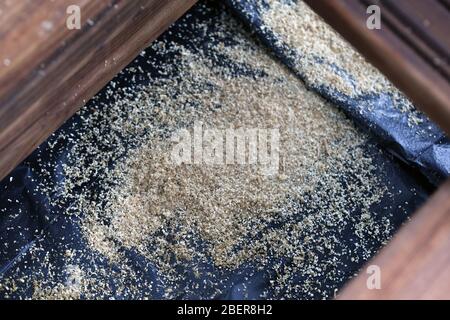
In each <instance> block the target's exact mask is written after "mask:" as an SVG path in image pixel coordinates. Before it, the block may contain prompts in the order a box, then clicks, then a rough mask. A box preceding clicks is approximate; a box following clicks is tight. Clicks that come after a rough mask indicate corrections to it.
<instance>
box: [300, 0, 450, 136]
mask: <svg viewBox="0 0 450 320" xmlns="http://www.w3.org/2000/svg"><path fill="white" fill-rule="evenodd" d="M305 2H306V3H308V5H309V6H310V7H311V8H312V9H313V10H314V11H316V12H317V13H318V14H319V15H321V16H322V17H323V18H324V19H325V21H326V22H328V23H329V24H330V25H331V26H332V27H333V28H335V29H336V30H337V31H338V32H339V33H341V34H342V36H343V37H344V38H346V39H347V40H348V41H349V42H350V43H351V44H352V45H353V46H354V47H355V48H356V49H358V50H359V51H360V52H361V53H362V54H363V55H364V56H365V57H366V58H367V59H368V60H369V61H370V62H372V63H373V64H374V65H375V66H376V67H377V68H378V69H380V70H381V71H382V72H383V73H384V74H385V75H386V76H387V77H388V78H389V79H390V80H391V81H392V82H393V83H394V84H395V85H396V86H397V87H399V88H400V89H401V90H402V91H403V92H404V93H405V94H406V95H407V96H408V97H409V98H410V99H411V100H412V101H413V102H414V103H415V105H416V106H418V107H419V108H421V109H422V110H423V111H424V112H425V113H427V114H428V116H430V118H431V119H432V120H434V121H435V122H436V123H437V124H438V125H440V127H441V128H442V129H443V130H444V131H445V132H446V133H447V134H448V135H450V80H449V79H450V66H449V63H450V40H449V39H450V37H448V32H449V30H450V9H449V8H448V6H446V5H445V3H446V2H445V1H443V0H427V1H423V0H339V1H334V0H305ZM371 4H377V5H379V7H380V9H381V29H380V30H377V29H375V30H370V29H368V28H367V26H366V20H367V18H368V16H369V15H368V14H367V13H366V10H367V7H368V6H369V5H371Z"/></svg>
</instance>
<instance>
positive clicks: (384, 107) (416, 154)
mask: <svg viewBox="0 0 450 320" xmlns="http://www.w3.org/2000/svg"><path fill="white" fill-rule="evenodd" d="M283 1H284V2H285V3H286V4H289V3H290V4H295V2H297V1H296V0H280V2H283ZM226 3H227V5H228V6H229V7H230V8H231V10H233V12H234V13H235V14H236V16H238V17H239V18H240V19H241V20H242V21H243V22H244V23H245V24H246V25H247V26H248V27H249V28H250V29H251V30H252V31H254V32H255V33H256V34H257V35H258V37H259V38H260V39H261V41H262V42H263V43H264V44H265V45H266V46H267V47H269V48H270V49H271V50H272V52H273V53H274V55H276V56H277V57H278V58H279V59H280V60H281V61H282V62H283V63H284V64H286V65H287V66H288V67H289V68H291V69H292V70H293V71H294V72H295V73H296V74H297V75H298V76H299V77H300V78H301V79H303V80H305V77H306V75H305V73H304V70H301V69H299V67H298V66H297V65H296V63H295V60H296V55H298V54H301V52H298V51H296V50H295V49H296V48H292V47H290V46H289V45H287V44H286V43H285V42H283V40H282V39H280V37H279V36H277V35H276V33H275V32H274V31H273V30H272V29H271V28H270V26H268V25H267V24H265V23H264V21H263V18H262V16H263V14H264V12H265V11H266V10H268V9H269V4H268V3H267V1H266V0H226ZM317 63H318V64H324V63H328V62H327V61H321V60H320V59H317ZM336 76H338V77H342V78H344V79H350V78H351V76H350V75H349V74H348V73H347V72H346V70H339V72H336ZM309 86H310V88H311V89H312V90H315V91H316V92H318V93H319V94H320V95H322V96H323V97H324V98H325V99H327V100H329V101H331V102H332V103H334V104H335V105H337V106H339V107H340V108H341V109H342V110H343V111H344V112H345V113H347V115H348V116H350V117H351V118H353V119H354V120H355V121H356V122H357V123H358V124H359V125H360V126H361V127H362V128H363V129H364V130H366V131H368V132H370V134H371V135H373V136H374V137H375V138H376V140H377V141H378V142H379V143H380V144H382V145H383V146H384V147H385V148H386V149H387V150H389V151H390V152H392V153H393V154H394V155H396V156H398V157H399V158H400V159H401V160H403V161H405V162H406V163H407V164H408V165H410V166H413V167H415V168H418V169H420V171H421V172H422V173H423V174H424V175H425V176H426V177H427V178H428V179H429V180H430V182H431V183H433V184H436V185H437V184H439V183H440V182H442V180H443V179H444V178H446V177H448V176H449V175H450V140H449V139H448V138H447V137H446V136H445V134H444V133H443V132H442V131H441V129H440V128H438V127H437V126H436V125H435V124H434V123H433V122H431V121H430V120H429V119H428V118H427V117H426V116H424V115H420V116H421V120H422V122H421V123H419V124H411V123H409V122H408V114H407V113H405V112H402V111H400V110H399V109H398V108H395V107H394V103H395V102H394V100H393V96H392V94H390V93H389V92H384V93H380V94H368V95H362V96H359V97H356V98H354V97H348V96H346V95H345V94H343V93H341V92H339V91H336V90H333V89H332V88H330V87H327V86H323V85H320V86H319V85H315V84H309Z"/></svg>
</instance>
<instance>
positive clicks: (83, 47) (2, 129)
mask: <svg viewBox="0 0 450 320" xmlns="http://www.w3.org/2000/svg"><path fill="white" fill-rule="evenodd" d="M195 2H196V0H95V1H93V0H58V1H50V0H33V1H26V0H4V1H0V179H1V178H3V177H4V176H5V175H7V174H8V173H9V172H10V171H11V170H12V169H13V168H14V167H15V166H16V165H17V164H18V163H19V162H20V161H22V160H23V159H24V158H25V157H26V156H27V155H29V154H30V153H31V152H32V151H33V150H34V149H35V148H36V147H37V146H38V145H39V144H40V143H42V142H43V141H44V140H45V139H46V138H47V137H48V136H49V135H50V134H51V133H52V132H54V131H55V130H56V129H57V128H58V127H59V126H60V125H61V124H62V123H63V122H64V121H65V120H67V119H68V118H69V117H70V116H71V115H72V114H73V113H74V112H76V111H77V110H78V108H79V107H81V106H82V105H83V103H84V101H87V100H88V99H90V98H91V97H92V96H93V95H95V94H96V93H97V92H98V91H99V90H100V89H101V88H102V87H103V86H104V85H105V84H106V83H107V82H108V81H109V80H111V79H112V78H113V77H114V75H116V74H117V73H118V72H119V71H120V70H121V69H123V68H124V67H125V66H126V65H127V64H128V63H129V62H131V61H132V60H133V59H134V57H136V56H137V54H138V53H139V52H140V51H141V50H142V49H143V48H145V47H146V46H147V45H148V44H149V43H150V42H151V41H152V40H154V39H155V38H156V37H157V36H158V35H159V34H161V33H162V32H163V31H164V30H165V29H167V28H168V26H169V25H170V24H171V23H173V22H174V21H175V20H176V19H178V18H179V17H180V16H181V15H182V14H183V13H185V12H186V11H187V10H188V9H189V8H190V7H191V6H192V5H193V4H194V3H195ZM70 5H78V6H79V7H80V13H81V29H80V30H77V29H74V30H69V28H67V25H66V20H67V18H68V17H69V14H68V13H67V8H68V6H70Z"/></svg>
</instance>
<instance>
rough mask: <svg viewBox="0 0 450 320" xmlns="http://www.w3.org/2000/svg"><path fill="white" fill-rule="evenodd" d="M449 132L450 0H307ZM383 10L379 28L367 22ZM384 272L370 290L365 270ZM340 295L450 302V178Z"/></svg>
mask: <svg viewBox="0 0 450 320" xmlns="http://www.w3.org/2000/svg"><path fill="white" fill-rule="evenodd" d="M305 1H306V2H307V3H308V4H309V5H310V7H311V8H312V9H313V10H315V11H316V12H317V13H318V14H319V15H321V16H322V17H323V18H324V19H325V21H327V22H328V23H329V24H330V25H331V26H333V27H334V28H335V29H336V30H337V31H338V32H340V33H341V34H342V35H343V36H344V37H345V38H346V39H347V40H348V41H349V42H350V43H351V44H352V45H354V46H355V47H356V48H357V49H358V50H359V51H360V52H361V53H362V54H363V55H364V56H366V58H368V60H369V61H371V62H372V63H373V64H374V65H375V66H376V67H378V68H379V69H380V70H381V71H382V72H383V73H384V74H385V75H386V76H387V77H388V78H389V79H390V80H391V81H392V82H393V83H394V84H395V85H397V86H398V87H399V88H400V89H401V90H403V91H404V92H405V93H406V94H407V95H408V96H409V97H410V98H411V99H412V101H413V102H414V103H415V104H416V105H417V106H418V107H420V108H421V109H422V110H423V111H424V112H426V113H427V114H428V115H429V116H430V118H431V119H433V120H434V121H435V122H436V123H438V124H439V125H440V126H441V128H442V129H444V131H445V132H446V133H447V134H449V135H450V83H449V79H450V67H449V62H450V38H449V37H448V31H449V30H450V2H449V1H448V0H429V1H423V0H383V1H380V0H339V1H334V0H305ZM371 4H377V5H379V7H380V9H381V17H382V18H381V21H382V27H381V29H380V30H376V29H375V30H370V29H368V28H367V26H366V19H367V17H368V15H367V13H366V9H367V7H368V6H369V5H371ZM371 265H375V266H377V267H379V268H380V269H379V270H380V276H381V288H380V289H376V288H375V289H373V288H372V289H369V287H368V285H367V280H368V277H369V276H370V275H371V274H367V273H366V271H367V270H368V269H367V268H368V267H369V266H371ZM338 299H450V180H449V181H447V182H446V183H445V184H444V185H443V186H442V187H441V188H440V189H439V190H438V191H437V192H436V194H435V195H433V197H432V198H430V200H429V201H428V202H427V203H426V205H425V206H424V207H423V208H422V209H421V210H419V212H417V213H416V214H414V216H413V219H412V221H411V222H409V223H407V224H406V225H405V226H403V227H402V228H401V229H400V231H399V232H398V233H397V234H396V235H395V236H394V238H393V240H392V241H391V242H390V243H389V244H388V245H387V247H386V248H384V249H382V250H381V252H380V253H379V254H378V255H377V256H376V257H375V258H374V259H372V260H371V261H370V262H369V263H368V264H367V266H366V267H364V268H363V269H362V270H361V272H360V274H359V276H357V277H356V278H355V279H354V280H352V281H351V282H350V283H349V284H348V285H347V286H346V287H345V288H344V289H343V291H342V292H341V293H340V294H339V295H338Z"/></svg>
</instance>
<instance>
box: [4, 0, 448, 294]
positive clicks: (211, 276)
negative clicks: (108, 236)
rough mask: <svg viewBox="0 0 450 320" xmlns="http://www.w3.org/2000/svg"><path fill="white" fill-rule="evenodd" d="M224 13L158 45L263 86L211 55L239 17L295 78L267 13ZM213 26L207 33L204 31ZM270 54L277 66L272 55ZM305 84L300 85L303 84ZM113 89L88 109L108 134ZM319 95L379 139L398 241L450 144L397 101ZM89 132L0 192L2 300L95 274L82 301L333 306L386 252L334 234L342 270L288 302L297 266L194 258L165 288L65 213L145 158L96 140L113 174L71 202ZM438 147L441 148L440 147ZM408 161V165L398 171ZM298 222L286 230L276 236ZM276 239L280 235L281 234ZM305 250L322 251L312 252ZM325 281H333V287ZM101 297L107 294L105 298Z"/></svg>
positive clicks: (26, 168)
mask: <svg viewBox="0 0 450 320" xmlns="http://www.w3.org/2000/svg"><path fill="white" fill-rule="evenodd" d="M227 2H228V5H229V6H228V9H227V8H226V7H225V6H224V5H222V4H218V3H216V2H210V1H207V2H206V1H205V2H201V3H200V4H198V5H196V6H195V7H194V8H193V9H191V10H190V11H189V13H188V14H187V15H186V16H185V17H183V18H182V19H181V20H179V21H178V22H177V23H176V24H175V25H174V26H172V27H171V28H170V30H169V31H167V32H166V33H165V34H163V35H162V36H161V38H160V39H161V40H165V41H168V42H170V43H173V44H179V46H184V47H185V48H189V50H191V51H192V52H194V54H196V53H199V54H200V53H201V54H203V55H204V56H206V57H207V58H208V59H210V62H211V64H213V65H225V66H226V67H227V68H229V70H230V72H231V74H233V77H240V76H243V75H244V76H252V77H253V76H254V77H264V75H263V74H260V72H259V71H258V70H252V69H250V68H246V67H245V68H243V66H242V65H240V64H239V63H237V62H235V61H232V60H229V59H227V58H226V57H225V56H223V59H221V58H219V59H218V57H220V54H219V52H213V50H212V49H211V45H213V46H214V43H213V44H211V41H216V40H214V39H210V38H209V37H208V35H209V34H210V33H211V32H213V31H214V30H217V29H218V28H220V23H221V21H223V19H222V20H221V19H219V17H220V16H221V15H226V17H227V19H230V20H231V19H236V15H237V16H239V17H240V18H241V19H243V21H244V22H245V23H246V24H247V26H246V28H248V29H249V30H247V32H249V31H250V32H252V31H254V32H255V33H256V34H257V35H258V36H259V38H261V39H262V40H263V42H264V44H265V45H267V46H268V47H269V48H270V49H271V50H272V52H274V53H275V55H276V56H277V57H278V58H279V59H281V60H282V61H283V62H284V63H285V64H286V65H288V66H290V67H293V65H292V64H291V63H290V62H289V61H288V60H287V59H285V56H284V54H283V53H284V50H289V48H287V47H284V46H280V45H279V44H277V45H275V41H274V38H273V37H274V36H273V35H270V32H269V33H267V32H261V27H262V25H261V23H262V22H261V20H260V18H259V17H260V14H261V10H264V5H260V3H261V2H259V1H258V2H256V1H227ZM257 3H258V4H257ZM230 8H231V9H230ZM224 11H226V12H225V13H224ZM233 14H234V15H233ZM199 25H201V26H202V27H199ZM205 25H206V26H207V27H204V26H205ZM241 27H242V26H241ZM221 40H223V41H222V43H224V44H225V46H232V45H233V43H234V40H233V32H228V33H226V32H225V33H224V34H223V39H221ZM249 41H257V40H256V39H250V40H249ZM277 43H278V42H277ZM210 51H211V52H210ZM267 54H268V55H270V54H271V53H270V50H269V51H268V52H267ZM174 55H175V53H174V54H170V53H169V54H164V55H162V54H160V53H158V51H157V50H155V49H154V48H152V47H150V48H148V49H147V50H146V52H145V56H144V55H140V56H139V57H137V58H136V60H135V61H133V62H132V63H131V64H130V65H129V66H128V67H127V68H126V69H125V70H124V72H122V73H121V74H119V75H118V76H117V77H116V78H115V79H114V82H115V90H118V88H126V87H127V86H128V84H129V83H130V81H131V78H133V82H134V83H140V84H143V85H144V84H149V83H150V78H149V75H150V76H151V77H152V78H153V79H155V78H158V77H168V78H170V77H172V76H174V75H173V74H170V72H169V73H164V72H161V71H162V69H164V66H165V65H167V64H170V63H172V62H174V61H175V60H174ZM148 57H151V61H152V63H148ZM132 69H134V70H135V69H142V70H143V72H142V73H141V74H139V75H138V76H136V74H135V73H133V72H131V71H130V70H132ZM163 71H164V70H163ZM299 76H300V77H301V74H299ZM111 89H112V87H111V85H109V86H107V87H105V88H104V89H103V90H102V91H101V92H100V93H99V94H98V96H97V97H96V98H95V99H93V100H92V101H90V102H88V103H87V105H86V106H85V107H84V108H85V110H88V111H87V113H88V114H89V110H90V109H92V110H95V112H96V113H98V116H97V118H96V119H97V120H96V121H98V122H99V123H101V122H102V121H104V119H103V118H102V112H104V113H105V114H106V113H107V112H108V103H109V101H108V96H107V94H106V92H107V91H108V90H111ZM312 89H313V90H317V92H318V93H320V94H321V95H323V96H325V97H326V98H327V99H329V100H330V101H332V102H333V103H334V104H336V105H337V106H338V107H339V108H342V109H343V110H345V112H346V113H347V115H348V116H349V117H350V118H352V119H354V120H355V122H356V123H358V124H360V126H361V127H362V128H363V129H366V130H367V131H368V132H370V133H371V134H372V135H373V143H374V144H372V145H369V146H367V150H365V151H366V152H367V153H368V154H370V155H371V157H372V159H373V162H374V164H375V167H376V168H375V169H374V170H375V171H374V172H375V174H376V175H377V177H378V178H379V180H380V181H382V182H383V183H384V184H385V186H386V188H387V189H388V190H389V193H387V194H386V195H384V196H383V198H382V199H381V201H380V202H379V203H377V204H375V205H373V207H372V208H371V215H372V217H373V219H374V220H375V221H377V222H380V224H381V222H382V221H384V220H388V221H389V222H390V224H391V226H393V228H392V230H391V231H390V232H391V233H393V232H394V231H395V229H396V228H397V227H399V226H400V225H401V224H402V223H403V222H404V221H405V220H406V219H407V217H408V216H409V215H410V214H411V213H412V212H414V211H415V210H416V209H417V207H418V206H420V205H421V204H422V203H423V202H424V201H425V200H426V198H427V197H428V194H429V191H430V190H431V189H432V188H430V187H429V186H428V184H427V181H426V179H423V178H421V176H420V175H418V174H417V172H416V170H417V168H419V169H420V170H421V171H422V173H424V174H425V175H426V176H427V177H428V178H429V179H430V180H431V181H433V182H437V181H439V180H440V179H441V178H442V177H443V176H446V175H448V171H449V168H450V162H449V157H448V154H449V147H448V141H447V140H446V139H445V138H444V137H443V135H442V134H441V133H440V132H439V131H438V129H437V128H436V127H435V126H434V125H433V124H432V123H430V122H429V121H428V120H426V119H425V121H424V122H423V123H422V124H420V126H421V128H422V129H423V131H421V132H427V133H424V134H422V133H420V134H419V133H417V132H418V131H417V130H416V129H415V128H411V127H410V126H408V124H407V120H406V118H405V116H404V115H403V114H399V113H398V112H397V111H395V109H394V108H391V103H392V102H391V101H390V98H389V94H386V95H382V96H361V97H358V98H356V99H347V98H346V97H345V96H343V95H341V94H339V93H338V92H332V91H329V90H328V89H327V88H325V87H318V88H315V87H313V88H312ZM368 101H370V104H371V105H372V106H375V107H376V108H375V109H373V112H370V113H369V112H367V113H365V112H363V113H360V112H358V111H357V108H356V107H355V106H356V105H361V104H364V103H366V102H368ZM94 106H95V107H94ZM99 106H100V107H99ZM358 110H360V109H359V108H358ZM93 112H94V111H93ZM83 121H84V120H83V116H81V115H80V114H77V115H75V116H73V117H72V118H71V119H69V120H68V121H67V122H66V123H65V124H64V126H63V127H61V128H60V129H59V130H58V132H57V133H55V134H54V135H53V136H52V137H50V138H49V139H48V141H46V142H45V143H43V144H42V145H41V146H40V147H39V148H38V149H37V150H36V151H35V152H34V153H33V154H32V155H30V156H29V157H28V158H27V159H26V160H25V161H24V162H23V163H22V164H20V165H19V166H18V167H17V168H16V169H15V170H14V171H13V172H12V173H11V174H10V175H9V176H8V177H6V178H5V179H4V180H3V181H2V182H1V183H0V192H1V193H0V210H1V211H0V297H2V298H32V297H33V296H35V297H36V295H35V291H36V289H37V288H38V287H39V286H40V284H42V283H44V284H45V286H46V287H51V288H52V290H53V291H54V292H57V291H58V290H65V289H67V287H70V286H72V287H75V288H76V287H77V286H81V284H80V283H77V282H78V281H79V279H78V278H76V277H74V276H73V273H74V272H73V271H74V269H76V270H81V271H82V272H83V274H88V275H89V279H90V283H89V284H87V285H86V284H83V286H84V291H83V292H81V294H80V296H79V297H80V298H114V299H130V298H132V299H141V298H152V299H162V298H179V299H208V298H214V299H258V298H272V299H280V298H298V299H312V298H315V299H322V298H332V297H333V295H334V294H335V292H336V290H337V289H339V288H341V287H342V285H343V284H345V282H346V281H347V280H348V279H349V278H350V277H351V276H352V275H353V274H354V273H355V272H357V271H358V269H359V268H360V267H361V266H362V265H363V263H364V262H365V261H366V260H367V258H368V256H370V255H373V254H375V252H376V251H377V250H378V249H379V248H380V247H381V246H382V245H383V243H382V242H383V240H382V239H380V238H377V237H375V236H373V235H371V234H366V235H365V236H366V238H367V239H366V240H365V242H366V247H365V249H364V250H362V249H361V250H360V249H358V241H356V240H355V228H354V226H353V225H351V224H349V225H348V226H347V227H346V228H345V229H344V231H340V232H337V231H336V232H334V231H333V230H332V229H331V230H329V236H330V238H336V239H337V240H338V243H341V245H342V254H341V255H339V256H338V257H337V258H336V260H335V262H334V264H332V265H329V266H327V269H325V270H320V271H319V272H317V274H316V275H311V274H304V273H302V271H301V270H299V272H297V273H296V274H293V275H292V274H291V277H290V278H288V279H285V280H284V281H285V282H286V284H287V285H286V287H285V289H283V290H275V289H273V287H272V286H271V283H272V282H273V279H275V278H276V277H277V275H279V274H280V272H281V271H280V270H282V269H283V268H284V267H287V266H289V264H290V263H292V258H291V257H289V256H286V257H284V258H273V259H269V261H268V262H267V263H266V264H265V265H264V266H263V268H262V267H261V266H259V265H257V264H256V263H252V261H249V262H246V263H244V264H242V265H240V266H239V267H238V268H235V269H224V268H218V267H216V266H215V265H214V263H213V261H212V259H211V258H209V259H206V260H196V258H195V257H194V258H193V259H192V260H191V261H186V262H185V263H176V265H174V268H175V269H176V271H177V273H178V274H179V275H181V276H180V277H179V278H177V281H176V282H175V283H174V282H170V281H168V280H167V279H166V278H165V277H164V275H163V274H161V270H158V267H157V266H156V265H155V263H154V261H151V260H149V259H148V258H147V257H145V256H143V255H142V254H140V253H139V252H138V251H137V250H134V249H133V248H129V247H126V246H122V245H121V244H120V243H115V244H114V245H116V246H117V247H119V248H120V254H121V255H122V256H123V257H124V259H123V260H122V262H121V263H122V264H121V265H119V264H116V263H112V262H111V261H109V260H108V259H107V258H105V257H103V256H102V255H101V254H98V252H96V251H95V250H94V249H93V248H92V247H91V246H90V244H89V243H88V241H87V240H86V238H85V237H84V235H83V232H82V227H81V223H80V220H81V219H83V214H76V215H70V214H68V213H70V212H71V210H73V209H72V208H73V203H75V202H76V201H77V199H78V196H79V195H80V194H81V193H83V192H85V193H86V192H87V193H90V194H91V195H92V197H95V195H96V193H97V192H98V191H99V190H102V188H104V184H103V181H102V179H101V174H102V171H104V170H106V169H108V168H113V167H114V166H115V164H116V162H117V161H118V160H119V159H122V158H124V157H126V155H127V153H128V151H129V150H131V149H133V148H136V147H138V146H136V145H133V141H134V140H133V137H127V136H124V137H121V138H122V139H123V140H124V141H126V142H127V144H128V146H129V150H115V149H114V144H110V143H108V141H107V139H108V138H110V137H111V136H112V134H111V132H112V130H113V129H112V128H111V132H109V131H108V129H107V127H105V126H102V127H101V128H102V130H103V131H100V132H97V136H98V140H96V141H93V143H95V144H96V145H97V146H99V148H100V149H102V148H103V149H104V152H105V154H113V156H111V158H110V161H109V167H108V168H101V167H100V168H98V171H95V172H90V173H89V175H88V177H87V179H86V181H85V182H84V183H83V184H82V185H81V186H79V187H78V188H75V189H73V190H72V191H71V192H72V194H71V196H70V197H66V198H64V199H62V197H61V194H60V187H61V185H63V183H64V181H65V179H66V178H67V177H65V176H64V167H65V166H66V165H68V166H70V165H71V163H70V161H69V159H68V156H67V155H68V154H69V153H70V150H71V149H72V148H73V147H74V144H76V142H77V140H78V139H80V135H81V134H83ZM99 128H100V126H99ZM158 132H159V133H160V135H161V138H166V137H169V136H170V132H165V131H164V128H159V131H158ZM429 133H431V135H430V134H429ZM431 136H435V137H436V138H432V139H431V138H430V137H431ZM61 137H63V138H61ZM377 143H379V144H380V145H382V146H384V147H385V148H386V149H387V150H388V151H390V153H389V152H380V151H379V149H378V148H376V147H374V145H375V144H377ZM50 149H51V152H49V150H50ZM393 155H395V156H393ZM399 158H400V159H401V160H402V161H399ZM405 163H406V164H405ZM49 164H51V166H49ZM48 167H52V168H53V169H52V170H51V171H48V170H47V169H46V168H48ZM38 185H46V186H48V189H49V190H50V192H49V194H46V195H44V194H43V193H42V192H40V191H39V188H38ZM52 190H53V191H52ZM55 203H58V204H57V205H55ZM292 210H293V211H295V212H294V213H295V214H294V217H297V218H294V219H300V218H301V217H303V216H304V215H305V214H306V213H305V211H304V208H303V207H302V206H301V205H298V204H297V205H293V206H292ZM352 214H354V215H358V214H361V212H358V210H356V211H355V212H352ZM290 222H291V221H282V220H280V221H276V222H275V224H276V223H278V224H282V223H290ZM272 227H274V228H276V225H274V226H272ZM171 232H176V230H171ZM169 233H170V232H169ZM168 241H174V240H173V239H172V240H171V238H170V234H169V235H168ZM148 245H149V246H150V247H151V246H157V243H154V242H152V240H151V239H149V244H148ZM203 245H204V244H203V243H202V241H197V242H196V243H195V244H194V246H195V247H196V248H197V250H203V249H202V248H203ZM306 249H307V250H311V251H317V248H315V247H314V246H311V247H308V248H306ZM346 250H347V251H346ZM348 250H350V251H351V252H348ZM324 252H325V253H324ZM326 254H327V253H326V251H320V252H317V255H316V256H317V257H319V258H318V259H319V260H320V259H326V258H327V257H326V256H325V255H326ZM69 260H70V263H69V262H68V261H69ZM311 263H312V262H311ZM174 264H175V262H174ZM125 267H126V268H125ZM198 270H200V272H199V271H198ZM327 274H333V277H329V276H327ZM305 282H308V283H310V284H311V283H313V285H312V286H311V285H310V286H309V288H312V289H310V290H308V291H307V290H305V289H302V284H303V283H305ZM98 288H106V289H105V290H97V289H98ZM290 288H295V290H294V289H290ZM87 292H88V293H89V294H88V293H87ZM69 293H70V292H69Z"/></svg>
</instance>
